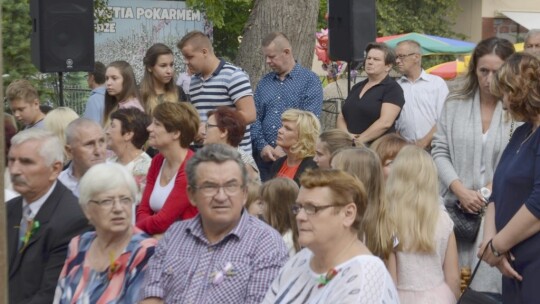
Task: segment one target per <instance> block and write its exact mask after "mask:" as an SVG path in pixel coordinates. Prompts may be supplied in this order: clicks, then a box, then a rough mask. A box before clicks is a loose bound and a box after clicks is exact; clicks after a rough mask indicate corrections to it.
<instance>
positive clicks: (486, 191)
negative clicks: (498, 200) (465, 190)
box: [480, 187, 491, 203]
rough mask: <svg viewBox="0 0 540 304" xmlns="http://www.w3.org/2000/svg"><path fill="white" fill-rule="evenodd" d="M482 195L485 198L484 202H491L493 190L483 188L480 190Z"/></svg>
mask: <svg viewBox="0 0 540 304" xmlns="http://www.w3.org/2000/svg"><path fill="white" fill-rule="evenodd" d="M480 194H481V195H482V197H483V198H484V201H485V202H486V203H487V202H488V200H489V197H490V196H491V190H489V188H486V187H482V188H480Z"/></svg>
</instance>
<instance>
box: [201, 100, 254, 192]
mask: <svg viewBox="0 0 540 304" xmlns="http://www.w3.org/2000/svg"><path fill="white" fill-rule="evenodd" d="M207 117H208V120H207V121H206V124H205V128H204V134H203V135H204V144H205V145H207V144H225V145H229V146H231V147H233V148H236V149H237V150H238V152H239V153H240V155H241V156H242V160H243V161H244V163H245V164H246V169H247V171H248V175H249V178H250V179H253V180H256V181H260V180H261V178H260V177H259V168H258V167H257V164H256V163H255V160H254V159H253V156H252V155H251V153H250V154H248V153H246V152H245V151H244V149H242V148H241V147H240V142H241V141H242V138H244V133H245V132H246V122H245V120H244V117H243V116H242V114H240V112H238V111H237V110H235V109H234V108H231V107H225V106H222V107H217V108H216V109H215V110H212V111H210V112H208V114H207Z"/></svg>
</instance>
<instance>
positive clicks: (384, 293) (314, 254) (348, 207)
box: [263, 169, 399, 304]
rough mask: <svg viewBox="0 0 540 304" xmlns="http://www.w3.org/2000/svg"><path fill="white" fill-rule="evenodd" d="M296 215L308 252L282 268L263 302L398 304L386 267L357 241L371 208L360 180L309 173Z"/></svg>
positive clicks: (335, 173)
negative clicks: (362, 223) (367, 207)
mask: <svg viewBox="0 0 540 304" xmlns="http://www.w3.org/2000/svg"><path fill="white" fill-rule="evenodd" d="M300 184H301V187H300V192H299V194H298V198H297V203H296V204H294V205H293V207H292V212H293V214H295V215H296V222H297V224H298V231H299V235H298V242H299V244H300V245H301V246H303V247H305V248H304V249H302V250H301V251H300V252H298V253H297V254H296V255H295V256H293V257H292V258H291V259H290V260H289V261H288V262H287V264H285V266H284V267H283V268H282V269H281V271H280V273H279V275H278V277H277V278H276V279H275V280H274V282H273V283H272V285H271V287H270V290H269V291H268V292H267V294H266V297H265V299H264V300H263V303H265V304H266V303H340V304H343V303H387V304H390V303H399V298H398V295H397V291H396V288H395V286H394V283H393V281H392V278H391V277H390V274H389V273H388V271H387V270H386V267H385V266H384V263H383V262H382V261H381V260H380V259H379V258H378V257H375V256H373V254H372V253H371V252H370V251H369V249H368V248H367V247H366V246H365V245H364V244H363V243H362V242H361V241H360V240H359V239H358V233H359V227H360V223H361V221H362V218H363V215H364V211H365V209H366V204H367V196H366V191H365V190H364V186H363V185H362V183H361V182H360V181H358V179H356V178H354V177H353V176H351V175H349V174H347V173H345V172H343V171H340V170H330V169H329V170H321V169H316V170H308V171H306V172H305V173H304V174H303V175H302V178H301V180H300Z"/></svg>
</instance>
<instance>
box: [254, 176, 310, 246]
mask: <svg viewBox="0 0 540 304" xmlns="http://www.w3.org/2000/svg"><path fill="white" fill-rule="evenodd" d="M297 196H298V186H297V185H296V183H295V182H294V181H293V180H292V179H289V178H284V177H276V178H273V179H271V180H269V181H267V182H265V183H264V184H263V185H262V187H261V201H262V202H263V203H264V204H265V214H264V218H265V219H266V221H267V223H268V225H270V226H272V227H273V228H274V229H276V230H277V231H278V232H279V233H280V234H281V235H282V236H283V240H284V241H285V244H286V245H287V248H288V249H289V256H293V255H295V254H296V252H297V251H299V250H300V245H299V244H298V228H297V226H296V219H295V217H294V215H293V214H292V211H291V207H292V205H293V204H294V203H295V202H296V197H297Z"/></svg>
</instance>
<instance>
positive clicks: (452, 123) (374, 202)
mask: <svg viewBox="0 0 540 304" xmlns="http://www.w3.org/2000/svg"><path fill="white" fill-rule="evenodd" d="M176 47H177V48H178V49H179V50H180V52H181V53H182V54H183V56H184V59H185V63H186V65H187V67H186V68H187V69H188V72H187V73H186V74H185V75H184V76H183V78H184V79H182V81H180V82H178V83H177V82H176V79H175V71H174V57H173V52H172V50H171V48H169V47H168V46H167V45H165V44H162V43H157V44H155V45H153V46H151V47H150V48H149V49H148V50H147V52H146V55H145V57H144V59H143V66H144V72H143V78H142V80H141V82H140V84H137V82H136V79H135V76H134V75H135V73H134V71H133V68H132V67H131V66H130V64H129V63H128V62H126V61H123V60H118V61H114V62H111V63H109V64H108V65H104V64H102V63H99V62H96V64H95V68H94V71H92V72H90V73H88V85H89V87H90V88H92V92H91V94H90V97H89V99H88V102H87V105H86V109H85V112H84V113H83V114H82V117H79V116H78V114H77V113H75V112H74V111H73V110H71V109H69V108H66V107H59V108H56V109H53V110H51V111H49V112H48V113H43V111H42V110H41V109H40V102H39V96H38V92H37V90H36V88H35V87H33V86H32V84H31V83H30V82H29V81H27V80H22V79H21V80H16V81H14V82H12V83H11V84H10V85H9V86H8V87H7V89H6V97H7V98H6V99H7V103H8V106H9V108H10V109H11V113H12V115H13V116H12V117H14V118H15V119H6V120H5V121H6V126H5V130H6V133H5V134H6V146H7V147H8V149H7V151H6V152H7V155H6V162H7V169H6V172H5V181H6V188H5V194H6V208H7V234H8V235H7V236H8V238H7V244H8V253H9V256H8V264H9V302H10V303H141V304H154V303H155V304H158V303H415V304H416V303H420V304H422V303H426V304H427V303H429V304H432V303H442V304H446V303H456V302H457V300H458V299H459V298H460V296H461V294H462V291H463V290H464V289H465V287H468V288H470V289H473V290H475V291H478V292H480V293H482V294H483V295H484V296H485V297H487V298H489V299H490V300H491V301H493V303H535V301H536V300H537V299H538V297H539V296H540V290H539V289H538V288H535V287H536V283H535V282H536V279H535V278H537V277H538V276H539V275H538V273H540V269H539V267H540V266H539V265H540V258H539V257H538V254H536V253H537V249H538V248H540V197H539V193H540V186H539V185H540V157H539V155H540V151H539V148H540V133H538V134H537V133H536V131H537V129H538V127H539V126H540V30H531V31H530V32H529V33H528V34H527V36H526V38H525V52H523V53H516V52H515V50H514V47H513V45H512V44H511V43H510V42H509V41H507V40H505V39H501V38H488V39H485V40H482V41H480V42H479V43H478V45H477V46H476V48H475V49H474V51H473V53H472V56H471V60H470V64H469V66H468V72H467V74H466V75H465V77H463V79H462V81H461V82H460V87H459V89H458V90H453V91H451V92H449V89H448V86H447V85H446V83H445V82H444V81H443V80H442V79H441V78H439V77H437V76H433V75H429V74H427V73H426V72H425V71H424V70H423V69H422V67H421V60H422V54H421V46H420V44H419V43H418V42H416V41H413V40H405V41H402V42H400V43H399V44H398V45H397V47H396V48H395V49H391V48H390V47H388V46H387V45H386V44H384V43H370V44H369V45H368V46H367V48H366V50H365V53H366V59H365V62H364V70H365V72H366V75H367V78H366V79H365V80H364V81H361V82H359V83H358V84H356V85H355V86H353V87H352V90H351V92H350V94H349V95H348V97H347V99H346V100H345V102H344V104H343V106H342V111H341V113H340V114H339V116H338V118H337V123H336V126H335V127H336V128H335V129H330V130H327V131H324V132H321V130H322V128H321V124H320V121H319V116H320V115H321V111H322V103H323V94H322V86H321V82H320V81H319V79H318V78H317V76H316V75H315V74H314V73H313V72H311V71H310V70H308V69H306V68H304V67H302V66H301V65H300V64H298V63H297V62H296V61H295V59H294V55H293V50H292V47H291V43H290V41H289V39H288V38H287V36H286V35H285V34H283V33H279V32H274V33H270V34H268V35H267V36H266V37H265V38H264V39H263V40H262V41H261V51H262V54H263V55H264V57H265V61H266V63H267V64H268V66H269V67H270V68H271V69H272V71H271V72H270V73H268V74H267V75H265V76H263V78H262V79H261V81H260V82H259V83H258V86H257V88H256V90H253V89H252V87H251V84H250V80H249V76H248V75H247V74H246V72H245V71H244V70H243V69H242V68H241V67H237V66H235V65H233V64H231V63H228V62H226V61H224V60H223V59H220V58H218V57H217V56H216V55H215V53H214V50H213V47H212V44H211V41H210V39H209V38H208V37H207V36H206V35H205V34H203V33H202V32H198V31H193V32H189V33H187V34H186V35H185V36H184V37H182V38H181V39H180V40H179V42H178V44H177V45H176ZM393 68H396V69H397V70H399V72H400V73H401V74H402V76H401V77H399V78H398V79H393V78H391V77H390V76H389V72H390V70H391V69H393ZM186 82H187V83H189V84H188V85H186ZM179 83H180V84H181V85H178V84H179ZM8 118H9V116H8ZM15 120H16V121H15ZM19 127H20V130H19V131H18V128H19ZM536 165H538V167H536ZM537 169H538V170H537ZM8 195H9V196H8ZM464 218H465V220H466V221H468V222H467V225H466V226H467V227H465V228H463V222H462V221H464ZM471 227H472V228H471ZM537 242H538V243H537ZM477 263H478V264H479V265H480V267H479V270H478V272H477V273H476V274H475V276H474V277H473V278H472V280H470V279H469V281H467V278H468V277H470V270H471V269H473V268H475V265H477ZM468 271H469V275H468V276H467V275H464V274H467V272H468Z"/></svg>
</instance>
